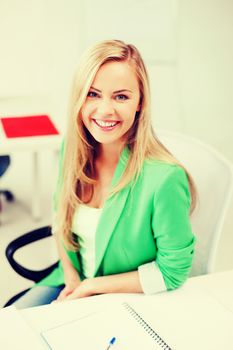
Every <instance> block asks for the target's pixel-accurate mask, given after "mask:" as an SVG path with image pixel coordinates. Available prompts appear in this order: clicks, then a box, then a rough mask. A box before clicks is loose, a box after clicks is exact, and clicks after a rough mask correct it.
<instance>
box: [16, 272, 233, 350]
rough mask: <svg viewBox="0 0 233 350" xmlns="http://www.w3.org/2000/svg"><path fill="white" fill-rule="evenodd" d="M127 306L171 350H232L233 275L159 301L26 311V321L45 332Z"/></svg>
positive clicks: (89, 301)
mask: <svg viewBox="0 0 233 350" xmlns="http://www.w3.org/2000/svg"><path fill="white" fill-rule="evenodd" d="M123 301H127V302H129V303H130V304H133V305H134V306H135V307H136V309H137V308H138V309H139V310H140V311H139V313H140V314H142V315H143V317H144V318H145V319H146V320H148V322H149V324H152V325H153V328H156V329H157V330H158V331H159V332H161V334H162V335H163V337H165V338H166V340H167V342H168V344H169V343H170V345H171V346H172V345H173V346H172V348H173V347H174V344H175V347H174V348H175V349H177V350H187V349H188V350H194V349H195V350H196V349H200V350H201V349H211V350H217V349H218V350H219V349H220V348H227V349H230V348H232V344H233V271H228V272H222V273H215V274H212V275H206V276H201V277H195V278H190V279H189V280H188V281H187V282H186V284H185V285H184V286H183V287H181V288H179V289H177V290H175V291H172V292H164V293H160V294H157V295H154V296H143V295H136V294H113V295H110V294H108V295H100V296H94V297H89V298H84V299H80V300H75V301H69V302H62V303H57V304H52V305H48V306H42V307H36V308H31V309H27V310H22V311H21V315H23V317H24V318H25V319H26V320H27V321H28V322H29V323H30V325H31V326H32V327H33V328H34V329H35V330H36V331H37V332H40V331H41V330H44V329H48V328H51V327H55V326H59V325H61V324H63V323H66V322H70V321H72V320H75V319H78V318H80V317H82V316H85V315H87V314H88V313H90V312H96V311H100V310H108V309H109V308H111V307H112V306H113V305H114V304H115V305H116V304H117V303H120V302H123ZM147 306H148V307H147ZM96 327H99V325H96ZM101 327H102V326H101ZM177 344H178V345H177ZM176 345H177V347H176Z"/></svg>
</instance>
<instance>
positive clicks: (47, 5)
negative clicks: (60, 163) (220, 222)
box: [0, 0, 233, 268]
mask: <svg viewBox="0 0 233 350" xmlns="http://www.w3.org/2000/svg"><path fill="white" fill-rule="evenodd" d="M106 3H108V6H104V5H106ZM110 4H111V6H110ZM114 8H115V9H116V8H117V11H116V10H114ZM153 9H154V12H153ZM151 13H152V15H151ZM117 14H118V16H120V17H116V15H117ZM148 18H149V21H148ZM153 18H154V22H153ZM159 18H160V20H159ZM161 18H162V19H161ZM127 20H128V21H129V22H127ZM159 21H160V22H159ZM164 21H165V22H164ZM148 23H149V24H148ZM158 23H160V25H158ZM164 23H166V24H164ZM129 24H130V25H129ZM123 29H124V30H123ZM153 29H154V31H153ZM111 33H112V34H111ZM105 34H106V35H107V37H112V35H113V34H114V37H116V36H118V35H119V36H118V38H122V39H126V40H127V41H128V40H131V41H133V39H134V38H135V41H133V43H135V44H136V45H138V47H139V48H140V49H141V50H142V54H143V55H144V56H145V60H146V62H147V64H148V69H149V72H150V75H151V85H152V97H153V103H152V105H153V124H154V126H155V127H159V128H168V129H173V130H177V131H181V132H184V133H189V134H191V135H193V136H195V137H198V138H200V139H202V140H204V141H206V142H207V143H210V144H211V145H212V146H214V147H216V148H217V149H218V150H220V151H221V152H222V153H223V154H224V155H225V156H226V157H228V158H229V159H230V160H231V161H233V152H232V150H233V141H232V139H231V134H232V131H233V119H232V114H233V96H232V94H233V69H232V68H233V67H232V62H233V40H232V35H233V2H232V1H231V0H221V1H220V0H202V1H201V0H179V1H178V0H177V1H176V0H166V1H165V0H161V1H159V0H147V1H142V0H137V1H131V0H124V1H120V0H119V1H118V2H115V1H112V2H111V1H107V2H106V0H99V1H98V3H96V2H94V1H91V0H86V1H85V0H21V1H17V0H1V1H0V43H1V54H0V77H1V79H0V113H1V106H3V105H4V103H5V102H4V98H5V97H7V96H8V97H9V96H18V95H33V96H35V95H36V96H37V95H38V96H39V95H40V96H41V95H42V96H44V97H45V100H47V99H49V100H50V102H51V104H50V106H51V111H52V114H53V117H54V118H55V119H57V122H58V124H59V125H60V126H61V127H62V128H63V127H64V125H65V121H66V108H67V107H66V106H67V98H68V93H69V88H70V82H71V78H72V74H73V71H74V68H75V65H76V62H77V60H78V57H79V56H80V53H81V52H82V50H83V48H84V47H86V46H87V44H88V43H89V41H91V40H94V38H102V37H103V36H105ZM123 36H124V37H123ZM148 40H149V41H148ZM148 42H149V43H151V46H150V47H149V46H148ZM152 48H154V49H153V50H152V51H151V49H152ZM150 52H151V53H150ZM150 55H151V57H150ZM25 109H26V106H25ZM6 113H7V112H6ZM16 163H17V162H16ZM18 163H19V162H18ZM11 171H17V170H16V169H15V167H12V170H11ZM5 181H7V178H6V180H5ZM232 214H233V210H231V215H230V214H229V216H228V218H227V221H226V224H225V228H224V234H223V239H222V243H221V253H222V254H221V255H222V256H221V257H219V259H220V260H221V262H220V260H219V262H218V264H219V265H218V266H219V268H228V267H233V258H232V257H231V255H232V254H231V250H230V247H231V246H232V245H233V238H232V235H231V229H232V227H233V219H232V218H231V217H233V215H232Z"/></svg>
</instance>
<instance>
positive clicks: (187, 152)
mask: <svg viewBox="0 0 233 350" xmlns="http://www.w3.org/2000/svg"><path fill="white" fill-rule="evenodd" d="M157 135H158V138H159V139H160V140H161V142H162V143H163V144H164V145H165V146H166V147H167V148H168V149H169V150H170V151H171V153H172V154H173V155H174V156H175V157H176V158H177V159H178V160H179V161H180V162H181V163H182V164H183V165H184V166H185V167H186V168H187V170H188V171H189V172H190V174H191V175H192V177H193V179H194V181H195V184H196V187H197V191H198V201H197V207H196V209H195V211H194V212H193V214H192V216H191V224H192V228H193V232H194V234H195V235H196V237H197V244H196V253H195V258H194V263H193V268H192V271H191V276H197V275H202V274H207V273H210V272H213V271H214V263H215V259H216V255H217V248H218V244H219V239H220V236H221V232H222V228H223V224H224V219H225V216H226V212H227V210H228V207H229V205H230V200H231V196H232V190H233V166H232V164H231V163H230V162H229V161H227V160H226V159H225V158H224V157H223V156H222V155H221V154H220V153H219V152H217V151H215V150H214V149H213V148H212V147H210V146H208V145H206V144H204V143H202V142H200V141H199V140H197V139H195V138H192V137H189V136H187V135H182V134H179V133H175V132H170V131H167V130H160V131H158V132H157Z"/></svg>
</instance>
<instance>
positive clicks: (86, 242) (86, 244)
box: [72, 205, 102, 278]
mask: <svg viewBox="0 0 233 350" xmlns="http://www.w3.org/2000/svg"><path fill="white" fill-rule="evenodd" d="M101 213H102V208H92V207H89V206H87V205H80V206H79V207H78V210H76V212H75V214H74V218H73V225H72V232H73V233H75V234H76V235H78V244H79V246H80V254H81V258H82V268H83V273H84V275H85V276H86V277H87V278H90V277H93V276H94V270H95V235H96V229H97V225H98V222H99V218H100V215H101Z"/></svg>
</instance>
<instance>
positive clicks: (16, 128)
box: [1, 115, 59, 138]
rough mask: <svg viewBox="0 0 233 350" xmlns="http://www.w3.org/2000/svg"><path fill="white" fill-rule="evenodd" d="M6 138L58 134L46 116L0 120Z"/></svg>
mask: <svg viewBox="0 0 233 350" xmlns="http://www.w3.org/2000/svg"><path fill="white" fill-rule="evenodd" d="M1 122H2V126H3V129H4V131H5V134H6V137H8V138H14V137H31V136H46V135H57V134H59V132H58V130H57V129H56V127H55V125H54V124H53V122H52V120H51V119H50V118H49V116H48V115H32V116H23V117H4V118H1Z"/></svg>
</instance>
